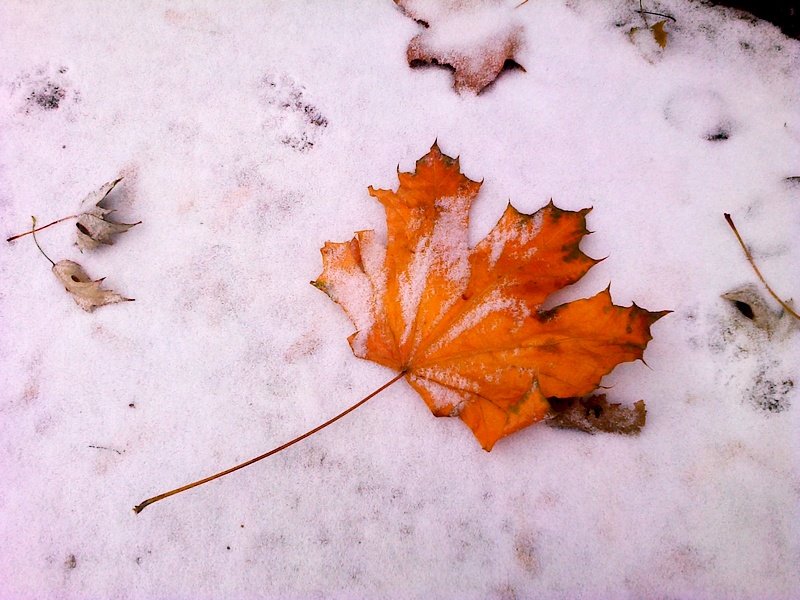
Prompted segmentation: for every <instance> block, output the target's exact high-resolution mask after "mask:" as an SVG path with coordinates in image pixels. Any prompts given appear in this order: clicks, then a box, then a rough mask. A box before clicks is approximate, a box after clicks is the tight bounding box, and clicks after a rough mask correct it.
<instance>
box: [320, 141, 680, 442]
mask: <svg viewBox="0 0 800 600" xmlns="http://www.w3.org/2000/svg"><path fill="white" fill-rule="evenodd" d="M398 177H399V180H400V186H399V188H398V190H397V191H396V192H394V191H391V190H376V189H373V188H371V187H370V188H369V192H370V194H371V195H372V196H374V197H375V198H377V199H378V201H379V202H380V203H381V204H383V206H384V208H385V210H386V222H387V237H388V239H387V243H386V245H383V244H382V243H381V242H379V241H378V238H377V236H376V234H375V233H374V232H373V231H359V232H358V233H356V236H355V237H354V238H353V239H352V240H350V241H349V242H342V243H333V242H327V243H326V244H325V246H324V247H323V249H322V257H323V271H322V274H321V275H320V276H319V278H318V279H317V280H316V281H315V282H313V284H314V285H315V286H316V287H318V288H319V289H321V290H322V291H324V292H325V293H327V294H328V295H329V296H330V297H331V299H332V300H334V301H335V302H337V303H338V304H340V305H341V306H342V308H343V309H344V310H345V312H346V313H347V315H348V316H349V317H350V319H351V320H352V321H353V323H354V325H355V326H356V329H357V331H356V332H355V333H354V334H353V335H352V336H350V338H349V341H350V346H351V347H352V350H353V353H354V354H355V355H356V356H358V357H359V358H365V359H368V360H372V361H374V362H377V363H379V364H382V365H384V366H387V367H389V368H391V369H394V370H396V371H400V372H401V373H404V374H405V379H406V381H407V382H408V383H409V384H410V385H411V387H413V388H414V389H415V390H416V391H417V392H418V393H419V394H420V396H422V398H423V399H424V400H425V402H426V404H427V405H428V407H429V408H430V409H431V411H432V412H433V414H434V415H436V416H441V417H445V416H450V417H456V416H457V417H459V418H460V419H461V420H462V421H464V423H466V425H467V426H468V427H469V428H470V429H471V430H472V432H473V433H474V434H475V436H476V437H477V439H478V441H479V442H480V444H481V445H482V446H483V448H484V449H486V450H490V449H491V448H492V446H494V444H495V442H497V440H499V439H500V438H502V437H504V436H506V435H509V434H511V433H513V432H515V431H518V430H519V429H522V428H523V427H527V426H528V425H531V424H533V423H536V422H537V421H540V420H542V419H544V418H545V417H547V416H548V415H549V414H550V412H551V402H550V400H549V399H550V398H575V397H581V396H585V395H587V394H589V393H591V392H592V391H594V390H595V389H596V388H597V387H598V386H599V384H600V380H601V378H602V377H603V376H604V375H606V374H607V373H609V372H610V371H611V370H612V369H613V368H614V367H615V366H616V365H617V364H619V363H622V362H627V361H633V360H636V359H640V358H642V355H643V352H644V349H645V347H646V346H647V343H648V341H649V340H650V339H651V335H650V326H651V325H652V324H653V323H654V322H655V321H656V320H658V319H659V318H661V317H662V316H664V315H665V314H666V312H668V311H664V312H650V311H647V310H644V309H642V308H639V307H638V306H636V305H635V304H633V305H632V306H630V307H623V306H617V305H615V304H613V302H612V300H611V294H610V292H609V290H608V289H606V290H604V291H602V292H600V293H599V294H597V295H595V296H593V297H591V298H587V299H583V300H576V301H574V302H569V303H567V304H562V305H560V306H556V307H555V308H552V309H550V310H542V304H543V302H544V301H545V300H546V299H547V297H548V296H549V295H550V294H552V293H553V292H556V291H558V290H560V289H562V288H563V287H565V286H567V285H570V284H572V283H575V282H576V281H578V280H579V279H580V278H581V277H582V276H583V275H584V274H585V273H586V272H587V271H588V270H589V269H590V268H591V267H592V266H593V265H595V264H596V263H597V262H599V261H597V260H595V259H593V258H590V257H589V256H587V255H586V254H584V253H583V252H582V251H581V250H580V249H579V244H580V241H581V239H582V238H583V236H584V235H586V234H587V233H588V231H587V229H586V215H587V214H588V212H589V210H590V209H583V210H579V211H567V210H561V209H559V208H557V207H556V206H555V205H554V204H553V203H552V201H551V202H550V204H548V205H547V206H545V207H544V208H541V209H539V210H538V211H536V212H535V213H533V214H525V213H521V212H519V211H518V210H516V209H515V208H514V207H513V206H511V205H510V204H509V205H508V207H507V208H506V210H505V213H504V214H503V216H502V217H501V218H500V220H499V221H498V223H497V224H496V225H495V227H494V229H492V230H491V231H490V232H489V234H488V235H487V236H486V237H485V238H484V239H483V240H482V241H481V242H479V243H478V244H477V245H476V246H475V247H474V248H472V249H470V248H469V246H468V243H467V227H468V220H469V211H470V205H471V203H472V200H473V199H474V198H475V197H476V195H477V193H478V190H479V188H480V185H481V184H480V183H479V182H476V181H472V180H470V179H468V178H467V177H465V176H464V175H463V174H461V172H460V168H459V163H458V159H452V158H450V157H448V156H445V155H444V154H442V153H441V151H440V150H439V148H438V146H437V145H435V144H434V146H433V148H431V150H430V152H429V153H428V154H427V155H426V156H424V157H422V158H421V159H420V160H419V161H417V165H416V170H415V172H414V173H398Z"/></svg>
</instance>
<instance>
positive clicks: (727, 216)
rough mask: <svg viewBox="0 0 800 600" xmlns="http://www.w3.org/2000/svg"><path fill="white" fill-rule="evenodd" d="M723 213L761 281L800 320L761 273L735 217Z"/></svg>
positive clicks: (787, 310)
mask: <svg viewBox="0 0 800 600" xmlns="http://www.w3.org/2000/svg"><path fill="white" fill-rule="evenodd" d="M722 214H723V215H725V220H726V221H727V222H728V225H730V227H731V229H733V233H734V235H736V239H737V240H739V245H740V246H741V247H742V250H744V255H745V256H746V257H747V261H748V262H749V263H750V266H751V267H753V271H755V272H756V275H758V278H759V279H760V280H761V283H763V284H764V287H765V288H767V291H768V292H769V293H770V294H771V295H772V297H773V298H775V300H777V301H778V304H780V305H781V306H782V307H783V309H784V310H785V311H786V312H788V313H789V314H790V315H792V316H793V317H794V318H795V319H799V320H800V315H798V314H797V313H796V312H795V311H794V310H793V309H792V307H791V306H789V305H788V304H786V302H784V301H783V300H781V298H780V296H778V294H776V293H775V291H774V290H773V289H772V288H771V287H769V284H768V283H767V280H766V279H764V276H763V275H762V274H761V271H760V270H759V269H758V267H757V266H756V262H755V261H754V260H753V255H752V254H750V250H748V248H747V245H746V244H745V243H744V240H743V239H742V236H741V235H739V230H738V229H736V225H734V224H733V218H732V217H731V216H730V215H729V214H728V213H722Z"/></svg>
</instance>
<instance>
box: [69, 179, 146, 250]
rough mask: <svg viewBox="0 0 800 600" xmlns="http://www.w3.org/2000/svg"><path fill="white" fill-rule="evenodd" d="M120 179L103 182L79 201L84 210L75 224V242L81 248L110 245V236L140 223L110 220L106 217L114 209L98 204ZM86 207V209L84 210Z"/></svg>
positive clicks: (111, 241) (112, 241) (111, 242)
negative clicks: (76, 235) (76, 233)
mask: <svg viewBox="0 0 800 600" xmlns="http://www.w3.org/2000/svg"><path fill="white" fill-rule="evenodd" d="M120 181H122V177H120V178H119V179H115V180H114V181H109V182H107V183H104V184H103V185H102V186H100V188H98V189H97V190H95V191H94V192H92V193H91V194H89V195H88V196H87V197H86V198H85V199H84V200H83V202H81V208H82V209H84V212H82V213H81V214H80V216H79V217H78V222H77V223H76V224H75V226H76V228H77V229H78V241H77V244H78V247H79V248H80V249H81V250H94V249H95V248H97V247H98V246H100V245H101V244H106V245H108V246H110V245H111V244H113V243H114V240H113V238H112V237H111V236H113V235H116V234H118V233H123V232H125V231H128V229H130V228H131V227H133V226H134V225H138V224H139V223H141V221H138V222H136V223H117V222H116V221H111V220H109V219H108V218H107V217H108V215H110V214H111V213H113V212H114V211H113V210H111V209H108V208H103V207H101V206H100V203H101V202H102V201H103V200H105V199H106V196H108V194H110V193H111V190H113V189H114V187H116V185H117V184H118V183H119V182H120ZM88 207H90V208H88ZM86 208H88V210H85V209H86Z"/></svg>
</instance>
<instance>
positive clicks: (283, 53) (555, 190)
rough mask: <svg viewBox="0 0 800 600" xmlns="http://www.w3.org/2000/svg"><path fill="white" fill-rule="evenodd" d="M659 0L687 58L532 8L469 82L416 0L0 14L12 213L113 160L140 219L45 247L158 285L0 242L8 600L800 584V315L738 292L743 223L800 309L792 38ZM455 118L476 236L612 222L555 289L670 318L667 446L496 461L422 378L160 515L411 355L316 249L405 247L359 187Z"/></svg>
mask: <svg viewBox="0 0 800 600" xmlns="http://www.w3.org/2000/svg"><path fill="white" fill-rule="evenodd" d="M645 5H647V8H648V9H650V10H654V11H658V12H664V13H668V14H670V15H672V16H674V17H675V19H676V22H675V23H669V24H668V26H667V29H668V31H669V34H670V37H669V41H668V44H667V47H666V48H665V49H663V50H662V49H660V48H659V47H658V46H657V45H656V44H655V43H654V41H653V40H652V39H651V38H650V37H649V34H648V33H647V32H646V30H645V31H644V33H643V32H642V30H641V28H642V18H641V16H640V15H639V14H637V13H635V12H634V10H635V9H636V8H638V2H633V1H631V2H622V1H619V2H610V1H605V0H536V1H533V0H532V1H529V2H527V3H526V4H524V5H523V6H521V7H520V8H519V9H516V12H517V13H518V15H516V18H518V19H519V22H520V23H521V24H522V26H523V28H524V37H525V40H526V47H525V49H524V51H523V52H522V53H521V54H520V56H519V57H518V60H517V62H519V63H520V64H521V65H523V66H524V67H525V69H526V71H525V72H523V71H521V70H514V71H511V72H508V73H506V74H504V75H502V76H501V77H500V79H499V80H498V81H497V82H496V84H494V85H493V86H491V87H490V88H489V89H487V90H486V91H485V92H484V93H483V94H481V95H480V96H477V97H476V96H471V95H464V96H459V95H456V94H455V93H454V92H453V91H452V89H451V85H452V83H451V74H450V73H448V72H447V71H446V70H445V69H439V68H428V69H410V68H409V67H408V66H407V64H406V61H405V56H406V44H407V43H408V41H409V40H410V39H411V38H412V37H413V36H414V35H415V34H416V33H418V32H419V31H420V25H418V24H416V23H415V22H414V21H413V20H412V19H409V18H408V17H406V16H404V15H403V14H402V13H401V12H400V11H399V10H398V9H397V8H396V7H395V6H394V4H393V3H392V2H391V1H389V0H386V1H378V0H376V1H374V2H369V3H359V4H358V5H357V4H356V3H332V2H327V3H326V2H321V1H314V2H312V1H307V2H299V1H298V2H294V1H286V2H266V3H265V2H255V1H252V0H251V1H247V0H245V1H242V2H237V3H225V4H224V5H223V4H217V3H210V2H209V3H201V2H129V3H103V2H79V3H61V2H45V1H40V2H32V3H31V2H21V1H17V0H9V1H7V2H4V3H2V5H0V23H1V24H2V25H0V28H1V29H0V31H2V44H0V94H1V95H2V98H3V101H2V103H0V140H1V142H0V149H1V151H2V154H1V155H0V206H1V207H2V215H3V220H2V222H3V226H4V229H5V231H6V232H7V235H11V234H12V233H16V232H18V231H20V230H23V229H25V228H26V227H28V226H29V222H30V215H32V214H34V215H36V216H37V218H38V219H39V221H40V222H41V223H45V222H47V221H49V220H51V219H55V218H57V217H60V216H63V215H66V214H71V213H73V212H74V211H75V210H76V208H77V206H78V204H79V202H80V200H81V199H82V198H83V197H84V196H85V195H86V194H87V193H88V192H90V191H91V190H93V189H96V188H97V187H98V186H99V185H101V184H102V183H103V182H105V181H109V180H111V179H113V178H115V177H116V176H118V175H122V176H124V177H125V179H124V180H123V182H122V183H120V185H119V186H118V189H116V190H115V191H114V192H113V193H112V196H111V200H112V204H113V207H114V208H117V209H118V212H117V213H116V214H115V216H116V217H117V218H118V219H119V220H120V221H125V222H134V221H138V220H140V219H141V220H142V221H143V223H142V224H141V225H138V226H137V227H135V228H134V229H132V230H130V231H129V232H127V233H124V234H122V235H121V236H119V237H118V238H117V243H116V244H115V245H114V246H111V247H104V248H101V249H99V250H97V251H95V252H92V253H85V254H83V255H81V254H80V253H79V252H78V250H77V248H76V247H75V246H74V245H73V241H74V240H73V229H72V226H70V225H68V224H64V225H61V226H57V227H53V228H51V229H49V230H47V231H45V232H42V233H41V235H40V236H39V238H40V242H41V244H42V246H43V247H44V248H45V250H46V251H47V252H48V253H49V254H51V256H52V257H53V258H54V259H56V260H59V259H72V260H77V261H79V262H80V263H81V264H82V265H83V266H84V267H85V268H86V270H87V271H88V272H89V274H90V275H92V276H93V277H102V276H107V277H108V278H107V279H106V285H108V287H110V288H112V289H114V290H116V291H118V292H119V293H121V294H123V295H126V296H131V297H135V298H136V302H134V303H124V304H119V305H114V306H107V307H102V308H99V309H98V310H97V311H95V312H94V313H93V314H87V313H84V312H83V311H81V310H80V309H79V308H78V307H77V306H76V305H75V303H74V302H73V301H72V300H71V299H70V298H69V296H68V295H67V294H66V292H64V290H63V289H61V288H60V286H59V284H58V282H57V281H56V280H55V278H54V277H53V275H52V274H51V273H50V272H49V271H50V265H49V264H48V263H47V262H46V261H45V260H44V258H42V257H41V256H40V255H39V253H38V251H37V250H36V248H35V246H34V245H33V243H32V242H31V240H30V238H25V239H22V240H19V241H17V242H15V243H14V244H9V245H7V246H6V247H5V249H4V251H3V252H2V253H0V277H1V278H2V279H0V281H2V285H0V315H1V316H0V318H1V319H2V335H1V336H0V357H1V358H2V373H3V385H2V388H0V544H2V545H1V546H0V597H1V598H3V599H4V600H5V599H6V598H34V597H35V598H130V599H138V598H142V599H152V598H187V599H189V598H191V599H198V598H308V597H312V598H366V597H371V598H374V597H387V598H505V599H510V598H534V597H542V598H592V599H594V598H721V597H725V598H796V597H798V596H800V574H799V573H798V569H797V565H798V564H800V458H799V457H800V441H799V440H800V436H798V425H800V419H799V418H798V415H800V407H798V404H800V403H799V402H798V397H797V396H798V392H797V389H798V385H797V381H796V378H797V375H798V373H797V364H798V358H800V342H798V338H799V337H800V336H798V334H797V330H796V329H793V328H791V327H789V326H784V327H783V330H782V331H783V333H780V334H778V333H772V334H767V333H766V332H763V331H761V330H759V329H757V328H755V327H753V325H752V323H751V322H750V321H748V320H747V319H745V318H744V317H743V316H741V315H740V314H739V312H737V311H736V309H735V308H734V307H733V305H732V304H731V303H730V302H728V301H726V300H723V299H721V298H720V296H721V295H722V294H724V293H726V292H730V291H731V290H734V289H737V288H740V287H743V286H745V285H746V284H749V283H754V284H758V282H757V281H756V280H755V276H754V274H753V272H752V270H751V269H750V267H749V265H748V264H747V262H746V261H745V259H744V257H743V255H742V252H741V249H740V248H739V247H738V245H737V243H736V240H735V239H734V237H733V236H732V234H731V231H730V230H729V229H728V227H727V225H726V224H725V221H724V220H723V218H722V213H723V212H730V213H732V214H733V216H734V218H735V219H736V222H737V224H738V225H739V228H740V230H741V231H742V234H743V235H744V237H745V238H746V240H747V241H748V243H749V244H750V245H751V246H752V248H753V251H754V254H755V257H756V259H757V260H758V261H759V263H760V265H761V268H762V270H763V272H764V273H765V275H766V277H767V278H768V280H769V281H771V282H772V284H773V286H774V287H775V288H776V289H777V290H778V292H779V293H780V294H782V295H783V296H784V297H795V298H800V287H798V286H800V280H798V278H797V265H798V264H800V246H798V244H797V239H798V233H800V213H798V201H800V188H799V187H798V186H797V184H796V180H793V179H788V178H791V177H797V176H798V175H800V152H799V151H798V150H800V95H798V93H797V91H798V89H800V44H798V42H797V41H793V40H789V39H786V38H785V37H784V36H783V35H782V34H781V33H780V32H779V31H778V30H777V29H776V28H775V27H773V26H771V25H769V24H765V23H762V22H756V23H754V22H751V21H749V20H745V19H740V18H738V15H737V13H735V12H733V11H729V10H724V9H719V8H709V7H705V6H701V5H699V4H695V3H690V2H688V1H687V0H661V1H658V2H645ZM650 22H651V23H652V17H651V18H650ZM634 28H639V30H636V31H632V30H633V29H634ZM434 139H438V142H439V145H440V147H441V148H442V150H443V151H444V152H445V153H447V154H449V155H451V156H455V155H460V156H461V164H462V168H463V170H464V172H465V174H466V175H467V176H468V177H470V178H471V179H474V180H481V179H484V181H485V182H484V185H483V186H482V189H481V192H480V194H479V196H478V199H477V201H476V203H475V204H474V207H473V211H472V215H471V230H470V242H471V243H472V244H474V243H476V242H477V241H478V240H479V239H481V238H482V237H483V236H484V235H485V234H486V232H488V231H489V229H490V228H491V226H492V225H493V223H494V222H495V220H496V219H497V218H499V216H500V215H501V214H502V212H503V210H504V208H505V206H506V202H507V200H508V199H509V198H510V199H511V200H512V201H513V202H514V205H515V206H516V207H517V208H519V209H520V210H522V211H525V212H532V211H533V210H535V209H537V208H539V207H540V206H542V205H544V204H545V203H546V202H547V201H548V200H549V199H550V198H553V199H554V200H555V202H556V204H557V205H558V206H560V207H562V208H567V209H572V210H575V209H580V208H583V207H586V206H589V205H591V206H593V207H594V210H593V211H592V213H591V214H590V215H589V217H588V219H589V227H590V229H592V230H593V231H595V232H596V233H595V234H593V235H591V236H589V238H587V240H586V241H585V242H584V243H583V245H582V248H583V250H584V251H585V252H587V253H588V254H589V255H590V256H595V257H603V256H607V257H608V258H607V259H606V260H605V261H603V262H602V263H600V264H598V265H597V266H596V267H594V268H593V269H592V270H591V271H590V273H589V274H588V275H587V276H586V277H585V278H584V279H583V280H582V281H581V282H579V283H578V284H576V285H574V286H572V287H571V288H569V289H568V290H565V291H563V292H559V293H558V294H556V297H555V298H554V299H553V300H552V302H553V303H555V302H561V301H565V300H569V299H572V298H578V297H585V296H588V295H591V294H594V293H595V292H597V291H598V290H600V289H602V288H603V287H605V286H606V285H607V284H608V282H609V281H611V282H613V283H612V288H611V289H612V294H613V296H614V299H615V301H616V302H617V303H620V304H628V303H630V302H631V301H636V302H637V303H638V304H640V305H642V306H645V307H646V308H649V309H651V310H660V309H666V308H669V309H672V310H673V311H674V312H673V313H672V314H671V315H669V316H668V317H666V318H664V319H662V320H661V321H659V322H658V323H657V324H656V325H655V326H654V328H653V331H654V336H655V338H654V340H653V341H652V342H651V344H650V346H649V347H648V350H647V352H646V355H645V358H646V360H647V364H648V365H649V368H648V367H647V366H645V365H643V364H642V363H641V362H637V363H630V364H625V365H622V366H620V367H618V368H617V369H616V370H615V371H614V372H613V373H612V374H611V375H610V376H608V377H607V378H606V381H605V383H606V384H607V385H609V386H612V389H610V390H609V393H610V394H611V396H612V398H613V399H614V400H616V401H624V402H633V401H635V400H637V399H639V398H644V399H645V400H646V401H647V405H648V424H647V427H646V428H645V430H644V431H643V433H642V434H641V435H640V436H639V437H635V438H627V437H617V436H611V435H597V436H589V435H585V434H581V433H577V432H565V431H559V430H553V429H550V428H548V427H544V426H534V427H531V428H528V429H526V430H524V431H522V432H519V433H517V434H515V435H513V436H511V437H509V438H507V439H504V440H502V441H501V442H500V443H499V444H498V445H497V446H496V447H495V449H494V450H493V451H492V452H491V453H486V452H484V451H483V450H481V449H480V447H479V446H478V444H477V443H476V442H475V440H474V439H473V436H472V434H471V433H470V432H469V430H468V429H467V428H466V427H464V426H463V424H462V423H460V422H459V421H458V420H457V419H436V418H434V417H433V416H431V414H430V411H429V410H428V408H427V407H426V406H425V404H424V402H422V400H421V399H420V398H419V397H418V396H417V395H416V394H415V393H414V392H413V390H411V388H410V387H409V386H408V385H407V384H405V383H402V382H401V383H399V384H397V385H395V386H393V387H392V388H390V389H388V390H387V391H385V392H384V393H382V394H381V395H380V396H378V397H377V398H375V399H373V400H371V401H370V402H369V403H367V404H366V405H365V406H364V407H363V408H361V409H359V411H358V412H356V413H355V414H353V415H351V416H349V417H347V418H346V419H345V420H343V421H341V422H339V423H337V424H335V425H334V426H332V427H330V428H328V429H326V430H325V431H323V432H321V433H319V434H317V435H316V436H314V437H313V438H311V439H309V440H307V441H305V442H303V443H302V444H300V445H297V446H295V447H293V448H291V449H290V450H287V451H286V452H284V453H282V454H280V455H278V456H275V457H273V458H271V459H269V460H268V461H264V462H262V463H259V464H257V465H255V466H252V467H250V468H248V469H246V470H244V471H240V472H238V473H236V474H233V475H230V476H228V477H226V478H223V479H222V480H219V481H216V482H213V483H212V484H209V485H207V486H204V487H201V488H198V489H196V490H193V491H191V492H187V493H185V494H183V495H180V496H176V497H174V498H170V499H167V500H165V501H163V502H161V503H157V504H155V505H153V506H151V507H149V508H147V509H146V510H145V511H144V512H143V513H142V514H140V515H138V516H137V515H134V514H133V513H132V512H131V507H132V506H133V505H134V504H136V503H138V502H139V501H141V500H143V499H144V498H146V497H148V496H150V495H153V494H155V493H158V492H160V491H164V490H166V489H169V488H171V487H174V486H177V485H180V484H182V483H185V482H188V481H191V480H193V479H195V478H198V477H201V476H204V475H206V474H209V473H212V472H215V471H216V470H218V469H220V468H223V467H227V466H230V465H232V464H235V463H237V462H239V461H242V460H244V459H247V458H249V457H251V456H254V455H256V454H259V453H261V452H264V451H265V450H268V449H269V448H272V447H273V446H275V445H277V444H279V443H282V442H284V441H286V440H288V439H290V438H292V437H294V436H295V435H297V434H298V433H301V432H303V431H306V430H307V429H309V428H310V427H312V426H315V425H317V424H318V423H320V422H322V421H323V420H325V419H327V418H328V417H330V416H332V415H334V414H336V413H337V412H339V411H340V410H342V409H343V408H345V407H346V406H349V405H350V404H352V403H353V402H354V401H355V400H357V399H359V398H361V397H362V396H364V395H365V394H366V393H368V392H369V391H371V390H373V389H375V388H376V387H378V386H379V385H380V384H382V383H383V382H385V381H387V380H389V379H390V378H391V377H392V375H393V374H392V373H390V372H388V371H387V370H386V369H384V368H382V367H380V366H378V365H375V364H372V363H369V362H366V361H362V360H359V359H356V358H355V357H354V356H353V355H352V353H351V351H350V348H349V347H348V344H347V340H346V338H347V336H348V335H349V334H350V333H351V332H352V326H351V325H350V323H349V321H348V319H347V317H346V316H345V314H344V313H343V312H342V311H341V310H340V309H339V307H338V306H336V305H335V304H334V303H332V302H331V301H330V300H329V299H328V298H327V297H326V296H325V295H324V294H322V293H320V292H319V290H316V289H315V288H313V287H312V286H310V285H309V284H308V281H309V280H311V279H314V278H315V277H316V276H317V275H318V273H319V272H320V269H321V260H320V255H319V248H320V247H321V246H322V244H323V243H324V242H325V241H326V240H329V239H330V240H337V241H343V240H348V239H350V238H351V237H352V233H353V232H354V231H357V230H363V229H371V228H375V229H377V230H378V231H381V228H382V227H383V223H382V221H383V215H382V209H381V207H380V205H379V204H378V203H377V202H375V201H374V200H373V199H371V198H370V197H369V195H368V194H367V191H366V188H367V186H368V185H373V186H375V187H376V188H389V187H395V186H396V168H397V165H398V163H399V164H400V168H401V169H403V170H409V169H412V168H413V164H414V161H415V160H416V159H417V158H419V157H421V156H422V155H423V154H425V152H426V151H427V150H428V148H429V147H430V145H431V143H432V142H433V141H434ZM756 289H758V290H761V293H762V294H763V293H764V292H763V289H762V288H761V286H760V284H758V287H757V288H756ZM765 303H766V305H767V306H770V307H772V309H773V310H776V308H775V307H776V304H775V303H774V302H773V301H772V299H771V298H767V299H766V300H765ZM784 322H785V321H784Z"/></svg>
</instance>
